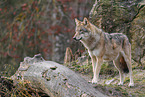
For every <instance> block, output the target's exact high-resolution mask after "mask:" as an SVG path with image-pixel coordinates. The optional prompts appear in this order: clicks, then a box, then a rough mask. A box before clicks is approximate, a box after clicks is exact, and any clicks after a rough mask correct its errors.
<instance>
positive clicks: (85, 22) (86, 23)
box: [83, 17, 89, 25]
mask: <svg viewBox="0 0 145 97" xmlns="http://www.w3.org/2000/svg"><path fill="white" fill-rule="evenodd" d="M83 22H84V25H88V24H89V21H88V19H87V18H86V17H85V18H84V20H83Z"/></svg>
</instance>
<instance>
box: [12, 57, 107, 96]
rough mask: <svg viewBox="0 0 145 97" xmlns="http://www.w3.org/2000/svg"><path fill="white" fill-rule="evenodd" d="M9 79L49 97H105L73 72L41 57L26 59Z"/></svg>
mask: <svg viewBox="0 0 145 97" xmlns="http://www.w3.org/2000/svg"><path fill="white" fill-rule="evenodd" d="M11 78H12V79H13V80H14V81H17V80H18V79H19V80H20V81H29V82H30V84H31V85H32V87H33V88H35V89H37V90H41V91H42V90H43V91H44V92H45V93H46V94H48V95H49V96H50V97H105V95H103V94H102V93H100V92H99V91H97V90H96V89H95V88H93V87H92V85H91V84H89V83H88V82H87V81H85V80H84V79H83V78H81V77H80V76H79V75H77V74H76V73H75V72H74V71H72V70H70V69H68V68H67V67H65V66H63V65H60V64H58V63H56V62H53V61H45V60H44V59H43V58H42V57H41V55H35V56H34V57H33V58H30V57H26V58H25V59H24V61H23V62H21V64H20V67H19V68H18V71H17V72H16V73H15V74H14V75H13V76H12V77H11Z"/></svg>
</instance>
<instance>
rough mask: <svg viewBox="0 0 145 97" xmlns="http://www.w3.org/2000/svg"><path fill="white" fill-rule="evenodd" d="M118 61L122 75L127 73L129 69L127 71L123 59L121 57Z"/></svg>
mask: <svg viewBox="0 0 145 97" xmlns="http://www.w3.org/2000/svg"><path fill="white" fill-rule="evenodd" d="M119 61H120V67H121V69H122V70H123V72H124V73H128V72H129V69H128V67H127V64H126V62H125V60H124V57H123V56H122V57H121V58H120V60H119Z"/></svg>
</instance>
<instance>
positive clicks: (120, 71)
mask: <svg viewBox="0 0 145 97" xmlns="http://www.w3.org/2000/svg"><path fill="white" fill-rule="evenodd" d="M121 57H122V56H121V55H120V54H119V56H118V57H117V58H116V59H115V60H113V63H114V65H115V67H116V68H117V70H118V71H119V75H120V82H119V83H118V85H123V81H124V72H123V70H122V68H121V66H120V58H121Z"/></svg>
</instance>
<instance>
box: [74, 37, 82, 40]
mask: <svg viewBox="0 0 145 97" xmlns="http://www.w3.org/2000/svg"><path fill="white" fill-rule="evenodd" d="M73 39H74V40H76V41H79V40H81V39H82V37H81V38H80V39H76V37H73Z"/></svg>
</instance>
